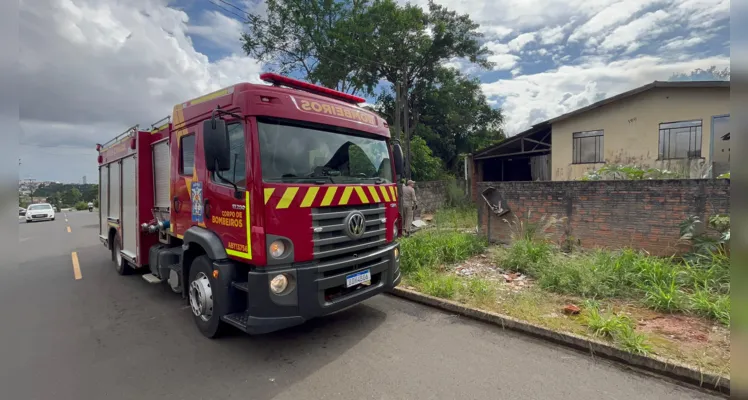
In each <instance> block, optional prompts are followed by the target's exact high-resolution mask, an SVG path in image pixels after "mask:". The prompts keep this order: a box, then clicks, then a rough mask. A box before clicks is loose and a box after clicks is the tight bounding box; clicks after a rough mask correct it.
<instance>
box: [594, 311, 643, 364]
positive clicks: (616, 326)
mask: <svg viewBox="0 0 748 400" xmlns="http://www.w3.org/2000/svg"><path fill="white" fill-rule="evenodd" d="M582 323H583V324H584V325H586V326H587V327H588V328H589V329H590V330H591V331H592V333H593V334H594V335H595V336H598V337H602V338H606V339H611V340H613V341H614V342H616V343H617V344H618V345H619V346H621V347H622V348H623V349H625V350H627V351H629V352H632V353H635V354H648V353H650V352H651V351H652V346H651V345H650V344H649V343H647V339H646V337H645V336H644V335H642V334H640V333H637V332H636V331H635V325H634V321H633V320H632V319H631V318H630V317H628V316H626V315H617V314H613V313H603V312H601V311H600V310H599V308H598V307H596V306H593V307H587V308H586V309H585V312H584V313H583V314H582Z"/></svg>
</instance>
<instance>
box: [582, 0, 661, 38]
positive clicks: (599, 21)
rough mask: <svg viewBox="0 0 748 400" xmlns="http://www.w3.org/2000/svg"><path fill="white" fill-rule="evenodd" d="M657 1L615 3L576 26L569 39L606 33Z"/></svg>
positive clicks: (630, 0) (644, 0)
mask: <svg viewBox="0 0 748 400" xmlns="http://www.w3.org/2000/svg"><path fill="white" fill-rule="evenodd" d="M656 1H657V0H623V1H620V2H617V3H613V4H611V5H610V6H608V7H607V8H605V9H603V10H601V11H600V12H598V13H596V14H595V15H594V16H593V17H592V18H590V19H589V20H587V22H585V23H583V24H581V25H580V26H579V27H578V28H576V29H575V30H574V32H572V34H571V35H570V36H569V40H570V41H581V40H583V39H587V38H590V37H593V36H595V35H598V34H601V33H604V32H606V31H607V30H608V29H610V28H613V27H615V26H617V25H619V24H622V23H624V22H626V21H628V20H629V19H631V17H632V16H633V15H634V14H636V13H637V12H639V11H641V10H642V9H644V8H645V7H647V6H649V5H651V4H653V3H655V2H656Z"/></svg>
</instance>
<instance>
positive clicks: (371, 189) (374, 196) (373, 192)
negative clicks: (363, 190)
mask: <svg viewBox="0 0 748 400" xmlns="http://www.w3.org/2000/svg"><path fill="white" fill-rule="evenodd" d="M369 193H371V198H372V199H374V202H375V203H381V202H382V200H381V199H379V194H378V193H377V187H376V186H369Z"/></svg>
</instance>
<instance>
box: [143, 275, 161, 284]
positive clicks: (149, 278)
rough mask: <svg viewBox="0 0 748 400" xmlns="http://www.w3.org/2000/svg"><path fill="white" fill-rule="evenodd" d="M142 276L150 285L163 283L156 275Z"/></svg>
mask: <svg viewBox="0 0 748 400" xmlns="http://www.w3.org/2000/svg"><path fill="white" fill-rule="evenodd" d="M141 276H142V277H143V279H145V281H146V282H148V283H161V282H162V281H161V279H158V277H157V276H156V275H153V274H143V275H141Z"/></svg>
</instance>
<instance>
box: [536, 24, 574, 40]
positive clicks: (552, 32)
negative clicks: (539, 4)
mask: <svg viewBox="0 0 748 400" xmlns="http://www.w3.org/2000/svg"><path fill="white" fill-rule="evenodd" d="M568 25H570V24H567V25H566V26H560V25H559V26H556V27H554V28H544V29H542V30H540V32H538V34H539V36H540V43H541V44H546V45H547V44H556V43H561V42H562V41H563V40H564V37H565V36H566V29H567V26H568Z"/></svg>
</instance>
